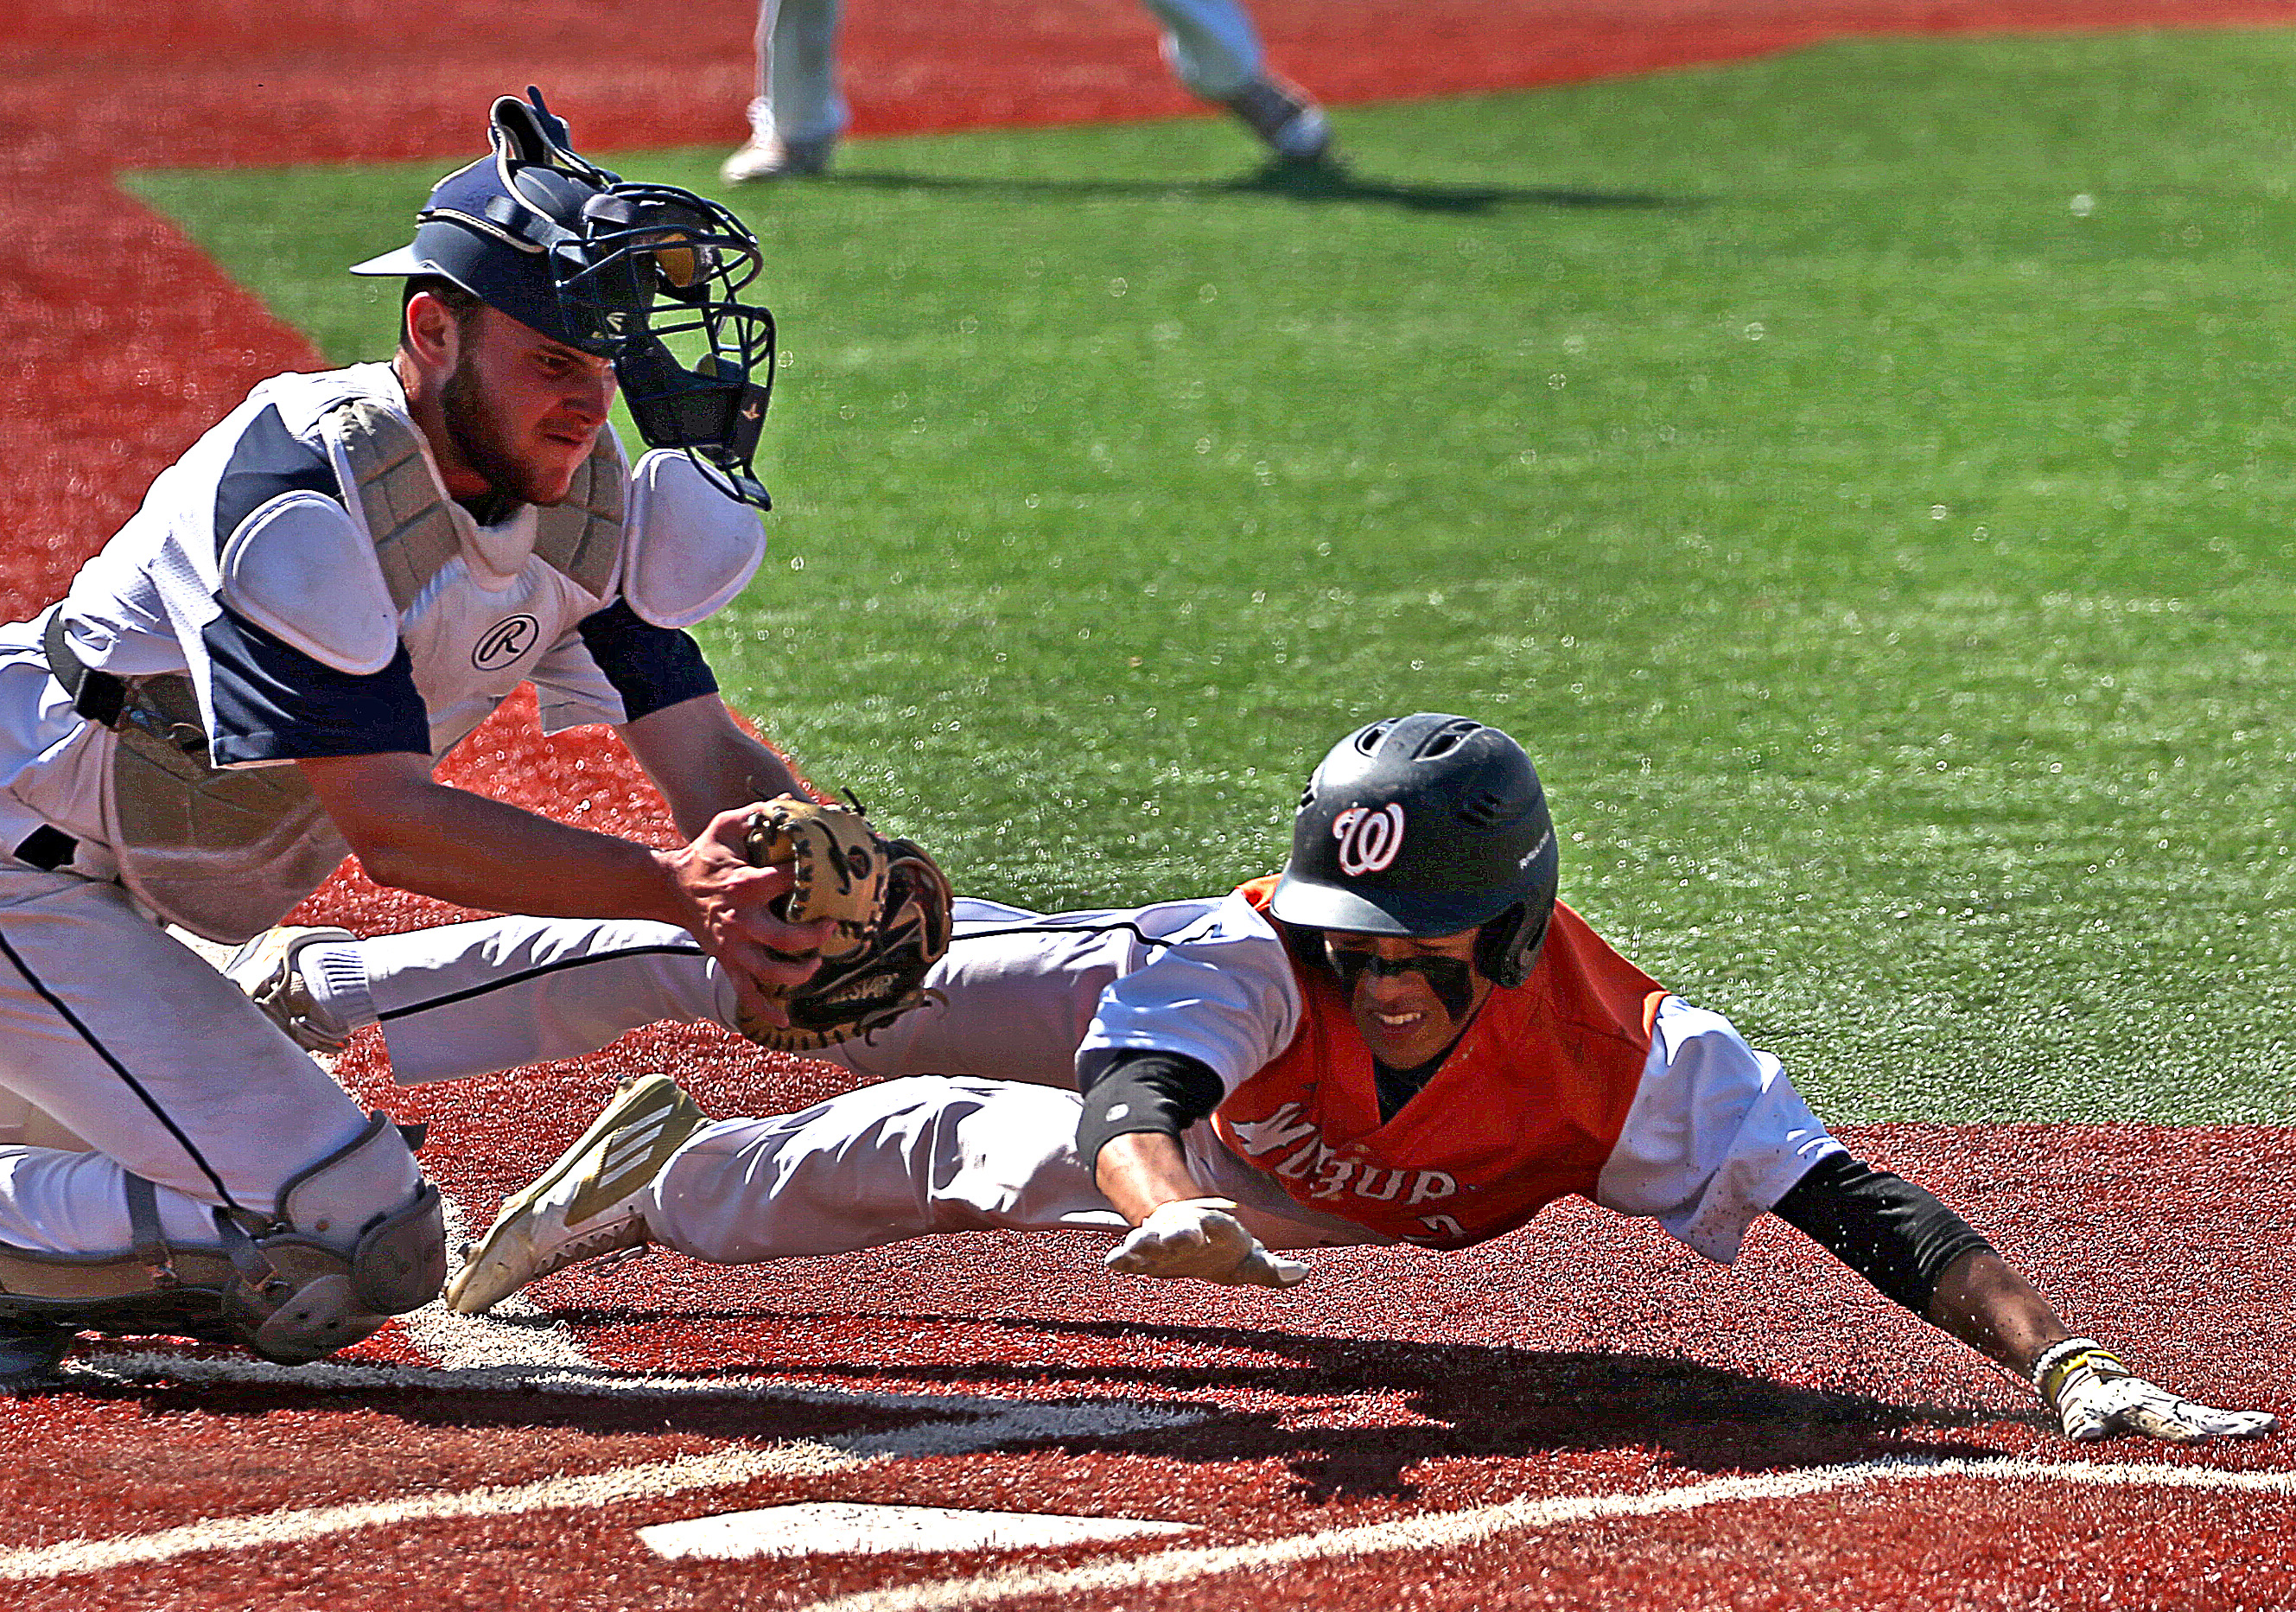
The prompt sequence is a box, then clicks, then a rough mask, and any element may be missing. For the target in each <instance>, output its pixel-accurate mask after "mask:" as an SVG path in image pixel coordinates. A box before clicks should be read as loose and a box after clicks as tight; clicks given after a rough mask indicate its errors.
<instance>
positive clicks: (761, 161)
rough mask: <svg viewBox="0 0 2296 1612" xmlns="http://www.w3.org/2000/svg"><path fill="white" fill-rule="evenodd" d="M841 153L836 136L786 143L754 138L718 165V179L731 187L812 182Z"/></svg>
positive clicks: (772, 137) (778, 138) (776, 137)
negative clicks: (782, 181) (773, 181)
mask: <svg viewBox="0 0 2296 1612" xmlns="http://www.w3.org/2000/svg"><path fill="white" fill-rule="evenodd" d="M836 154H837V139H836V136H833V135H828V136H823V137H822V138H820V139H818V140H784V139H783V138H782V137H781V136H779V135H751V136H750V138H749V141H748V143H747V144H744V145H743V146H742V148H741V149H740V150H739V151H736V152H734V154H733V155H732V156H730V157H728V158H726V160H725V161H724V162H723V163H721V164H720V165H719V166H718V169H717V177H719V178H721V179H723V180H724V181H725V182H726V184H728V185H758V184H761V183H763V182H764V181H766V180H767V179H809V178H811V177H814V176H815V175H816V174H824V173H827V172H828V171H829V160H830V159H831V158H832V157H833V156H835V155H836Z"/></svg>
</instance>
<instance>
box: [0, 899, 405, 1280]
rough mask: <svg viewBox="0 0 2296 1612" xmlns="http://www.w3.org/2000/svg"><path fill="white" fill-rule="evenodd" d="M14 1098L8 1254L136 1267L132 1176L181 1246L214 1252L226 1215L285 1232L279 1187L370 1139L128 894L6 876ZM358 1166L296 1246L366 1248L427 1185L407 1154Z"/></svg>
mask: <svg viewBox="0 0 2296 1612" xmlns="http://www.w3.org/2000/svg"><path fill="white" fill-rule="evenodd" d="M0 1088H4V1089H5V1090H6V1092H7V1093H8V1094H9V1096H10V1098H11V1099H12V1100H11V1101H10V1102H9V1103H8V1104H7V1105H5V1106H6V1107H7V1109H8V1110H9V1112H8V1114H7V1115H6V1117H7V1118H8V1120H9V1121H10V1123H12V1125H13V1126H14V1127H15V1131H16V1135H17V1137H18V1138H19V1140H17V1141H16V1142H15V1143H14V1144H13V1145H6V1146H0V1243H6V1244H10V1245H12V1246H15V1247H18V1248H22V1249H27V1250H30V1251H32V1252H35V1253H41V1254H88V1255H95V1256H104V1257H110V1256H115V1255H119V1254H126V1253H127V1252H128V1251H129V1249H130V1248H131V1247H132V1246H133V1245H134V1241H135V1238H134V1236H133V1234H132V1232H131V1231H130V1230H129V1225H128V1219H127V1197H126V1188H125V1176H126V1175H127V1173H128V1172H133V1173H135V1174H136V1175H139V1176H142V1177H143V1178H144V1179H145V1180H150V1181H152V1182H153V1183H154V1184H155V1186H156V1187H157V1188H158V1193H157V1197H158V1207H159V1212H160V1226H161V1229H162V1230H163V1231H164V1232H165V1233H166V1235H167V1237H168V1239H169V1240H170V1241H171V1242H173V1243H175V1244H176V1246H183V1247H199V1248H213V1247H215V1246H217V1244H218V1242H219V1240H220V1239H219V1237H218V1235H217V1230H216V1226H215V1220H214V1216H213V1213H212V1211H213V1210H214V1209H215V1208H216V1207H217V1206H218V1205H238V1206H240V1207H242V1208H244V1209H248V1210H250V1211H253V1212H254V1213H258V1214H260V1215H263V1216H266V1217H268V1216H270V1215H272V1214H273V1213H275V1210H276V1207H277V1200H278V1195H279V1190H280V1188H281V1187H282V1186H283V1185H284V1184H285V1183H286V1182H287V1181H288V1180H291V1179H292V1178H293V1177H294V1176H295V1175H296V1174H297V1173H298V1172H301V1171H303V1170H305V1169H307V1167H309V1166H310V1165H312V1164H317V1163H319V1162H320V1161H321V1160H323V1159H324V1158H326V1157H327V1156H329V1155H331V1154H332V1153H335V1152H336V1151H338V1150H339V1149H340V1148H342V1147H346V1146H348V1144H349V1143H350V1142H351V1141H353V1140H354V1139H356V1138H357V1136H358V1135H359V1133H360V1131H361V1130H362V1129H363V1128H364V1127H365V1122H366V1116H365V1114H363V1113H361V1112H360V1110H359V1107H358V1105H357V1103H355V1102H353V1101H352V1100H351V1098H350V1097H349V1096H348V1094H347V1093H346V1092H345V1091H344V1090H342V1088H340V1086H338V1085H336V1084H335V1082H334V1081H333V1079H332V1077H330V1076H329V1075H328V1074H327V1073H326V1071H324V1069H321V1068H320V1067H319V1066H318V1065H316V1064H315V1063H313V1062H312V1061H311V1059H310V1058H309V1057H307V1056H306V1055H305V1054H304V1053H303V1052H302V1051H301V1050H300V1049H298V1048H297V1047H296V1046H295V1045H294V1043H293V1042H291V1041H290V1040H288V1039H287V1038H286V1037H285V1036H284V1035H283V1034H281V1033H280V1032H279V1031H278V1030H277V1029H276V1028H275V1027H274V1026H273V1025H272V1024H271V1022H270V1021H269V1020H267V1019H266V1018H265V1017H264V1016H263V1015H262V1014H261V1013H260V1012H259V1011H258V1010H257V1009H256V1008H255V1006H254V1004H253V1003H251V1002H250V1001H249V1000H248V999H247V998H246V997H245V996H244V995H242V993H241V992H240V990H239V988H238V987H237V986H236V985H234V984H233V983H231V982H230V981H229V980H226V979H225V978H224V977H223V976H222V975H220V974H218V973H217V972H216V970H215V968H214V967H213V966H211V965H209V963H208V962H207V961H206V960H205V959H203V958H201V957H200V956H199V955H198V954H197V953H196V952H194V951H193V950H191V949H190V948H189V947H187V946H184V945H182V944H181V943H179V942H176V941H175V940H173V939H170V938H169V937H168V934H167V933H165V932H163V931H162V930H160V928H159V927H158V926H157V925H154V924H152V922H151V921H150V920H149V919H148V918H146V917H144V916H143V914H142V913H141V912H139V911H138V910H137V909H135V906H134V905H133V904H132V903H131V902H130V901H129V900H128V899H127V895H126V893H125V892H123V891H122V890H121V889H120V888H119V886H118V885H116V884H98V883H94V882H92V881H90V880H86V879H83V878H79V877H77V876H72V875H70V874H54V873H44V872H39V871H37V870H35V869H31V868H24V867H22V866H21V865H18V864H14V863H12V862H7V861H5V860H4V859H0ZM31 1140H37V1141H45V1142H56V1143H60V1144H62V1145H60V1146H35V1145H29V1143H30V1141H31ZM74 1142H77V1143H79V1144H83V1145H84V1147H85V1149H86V1150H85V1151H82V1150H78V1148H75V1147H72V1146H71V1144H72V1143H74ZM358 1159H359V1164H357V1167H356V1168H354V1169H348V1170H342V1171H337V1172H332V1173H331V1174H329V1175H328V1176H327V1177H326V1178H325V1197H324V1198H316V1199H315V1200H314V1201H312V1202H310V1203H307V1204H304V1205H302V1206H303V1209H304V1213H305V1218H306V1220H307V1221H310V1222H311V1223H310V1224H305V1225H300V1226H299V1228H298V1229H299V1230H305V1231H309V1232H312V1233H314V1234H315V1235H317V1236H319V1237H320V1238H322V1240H327V1241H334V1240H337V1239H334V1238H329V1237H327V1235H326V1232H327V1230H329V1229H336V1228H340V1229H343V1230H348V1231H350V1232H353V1233H354V1234H355V1232H356V1229H357V1228H359V1227H362V1226H364V1225H365V1224H366V1223H367V1221H369V1220H370V1219H372V1218H373V1216H374V1215H375V1214H377V1213H382V1212H385V1211H388V1210H391V1209H396V1208H398V1207H399V1206H401V1205H404V1204H406V1202H407V1201H408V1199H409V1198H410V1197H412V1196H413V1195H414V1192H415V1190H416V1189H417V1188H418V1186H419V1185H420V1182H421V1175H420V1173H419V1172H418V1171H417V1170H416V1168H415V1164H414V1156H413V1155H412V1154H410V1153H408V1152H407V1151H406V1148H405V1147H396V1146H394V1147H370V1148H368V1149H366V1150H365V1151H364V1152H363V1153H361V1154H360V1155H359V1156H358ZM321 1222H324V1227H323V1225H322V1224H321ZM343 1240H344V1245H345V1246H346V1247H347V1248H348V1245H349V1239H348V1238H346V1239H343Z"/></svg>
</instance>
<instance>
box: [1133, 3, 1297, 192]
mask: <svg viewBox="0 0 2296 1612" xmlns="http://www.w3.org/2000/svg"><path fill="white" fill-rule="evenodd" d="M1144 3H1145V4H1146V5H1147V7H1148V9H1149V10H1150V11H1152V12H1155V13H1156V15H1157V17H1158V18H1159V19H1160V20H1161V21H1162V22H1163V24H1164V43H1163V49H1164V60H1165V62H1167V63H1168V64H1169V66H1170V67H1171V70H1172V73H1173V76H1174V77H1175V78H1178V79H1179V81H1180V82H1181V83H1182V84H1183V85H1185V86H1186V87H1187V88H1188V90H1189V91H1190V92H1191V93H1193V94H1194V95H1201V96H1202V97H1203V98H1204V99H1205V100H1207V101H1216V102H1218V103H1220V104H1221V105H1222V106H1225V107H1226V108H1227V109H1228V110H1229V111H1232V112H1234V114H1235V115H1236V116H1237V117H1238V118H1239V119H1242V122H1243V123H1244V125H1245V127H1249V128H1250V129H1251V132H1252V133H1253V134H1255V135H1257V136H1259V138H1260V139H1261V140H1262V141H1263V142H1265V143H1266V144H1267V147H1268V149H1269V150H1271V151H1273V152H1275V154H1276V155H1277V156H1279V157H1283V158H1286V159H1290V160H1297V161H1316V160H1321V159H1323V158H1324V156H1325V155H1326V154H1327V153H1328V152H1330V150H1331V144H1332V126H1331V122H1330V120H1329V119H1326V118H1325V117H1324V109H1323V108H1322V107H1320V106H1317V105H1316V103H1315V101H1314V100H1313V99H1312V98H1310V97H1309V96H1308V93H1307V92H1306V91H1305V90H1302V89H1301V88H1300V86H1298V85H1296V84H1292V83H1291V82H1290V81H1288V80H1287V79H1284V78H1281V77H1279V76H1277V75H1276V74H1274V73H1271V72H1269V71H1268V70H1267V59H1266V56H1265V54H1264V53H1263V52H1262V51H1261V49H1260V45H1259V31H1258V30H1257V29H1254V28H1253V27H1252V23H1251V17H1250V16H1249V15H1248V14H1246V12H1244V9H1243V7H1242V5H1241V4H1237V0H1144Z"/></svg>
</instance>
